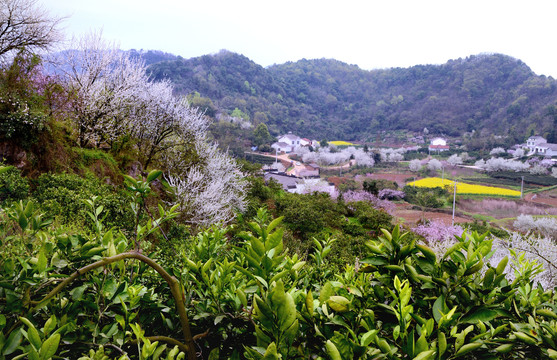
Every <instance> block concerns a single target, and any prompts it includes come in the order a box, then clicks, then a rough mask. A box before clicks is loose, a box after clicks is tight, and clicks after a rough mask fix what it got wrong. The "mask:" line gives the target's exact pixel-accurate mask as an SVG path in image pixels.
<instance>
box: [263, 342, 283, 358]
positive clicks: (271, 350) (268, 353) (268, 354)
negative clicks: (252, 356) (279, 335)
mask: <svg viewBox="0 0 557 360" xmlns="http://www.w3.org/2000/svg"><path fill="white" fill-rule="evenodd" d="M279 359H280V357H279V355H278V353H277V346H276V345H275V343H274V342H272V343H270V344H269V346H267V350H265V354H264V355H263V357H262V358H261V360H279Z"/></svg>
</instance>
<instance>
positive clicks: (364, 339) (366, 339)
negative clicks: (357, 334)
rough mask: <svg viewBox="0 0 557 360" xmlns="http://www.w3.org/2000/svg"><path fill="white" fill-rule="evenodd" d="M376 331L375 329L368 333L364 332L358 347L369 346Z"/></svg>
mask: <svg viewBox="0 0 557 360" xmlns="http://www.w3.org/2000/svg"><path fill="white" fill-rule="evenodd" d="M377 331H378V330H377V329H373V330H370V331H368V332H366V333H365V334H363V335H362V338H361V339H360V345H361V346H368V345H369V344H371V342H372V341H373V340H374V339H375V337H376V336H377Z"/></svg>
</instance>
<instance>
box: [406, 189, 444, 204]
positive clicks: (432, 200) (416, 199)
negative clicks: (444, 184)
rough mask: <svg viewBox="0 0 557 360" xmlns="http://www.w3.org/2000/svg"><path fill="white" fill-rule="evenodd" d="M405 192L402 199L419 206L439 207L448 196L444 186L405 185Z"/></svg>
mask: <svg viewBox="0 0 557 360" xmlns="http://www.w3.org/2000/svg"><path fill="white" fill-rule="evenodd" d="M403 191H404V193H405V194H406V195H405V197H404V199H405V200H406V201H408V202H409V203H410V204H416V205H418V206H421V207H428V208H441V207H443V206H444V205H445V203H446V202H447V200H446V199H447V198H448V197H449V196H450V194H449V192H448V191H447V190H446V189H444V188H440V187H437V188H419V187H415V186H408V185H407V186H405V187H404V189H403Z"/></svg>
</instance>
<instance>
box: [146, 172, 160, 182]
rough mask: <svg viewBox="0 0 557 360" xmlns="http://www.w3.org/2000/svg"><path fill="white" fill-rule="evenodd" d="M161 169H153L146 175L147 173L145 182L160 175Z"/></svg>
mask: <svg viewBox="0 0 557 360" xmlns="http://www.w3.org/2000/svg"><path fill="white" fill-rule="evenodd" d="M161 174H162V171H161V170H153V171H151V172H150V173H149V174H148V175H147V182H151V181H153V180H155V179H156V178H158V177H159V176H161Z"/></svg>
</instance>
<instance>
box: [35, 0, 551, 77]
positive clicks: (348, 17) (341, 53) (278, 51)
mask: <svg viewBox="0 0 557 360" xmlns="http://www.w3.org/2000/svg"><path fill="white" fill-rule="evenodd" d="M39 1H40V2H42V4H43V5H44V7H45V8H47V9H49V10H50V13H51V14H52V15H57V16H60V15H63V16H68V18H67V19H66V20H65V21H64V23H63V24H64V28H65V32H66V35H67V38H71V37H72V35H75V36H80V35H82V34H85V33H88V32H90V31H94V30H101V29H102V31H103V35H104V37H105V38H106V39H107V40H111V41H115V42H117V43H118V44H119V46H120V47H121V48H122V49H124V50H127V49H138V50H139V49H144V50H162V51H165V52H169V53H173V54H175V55H181V56H182V57H184V58H190V57H196V56H201V55H205V54H212V53H216V52H218V51H219V50H221V49H227V50H230V51H233V52H236V53H240V54H243V55H245V56H247V57H248V58H250V59H251V60H253V61H254V62H256V63H257V64H260V65H262V66H269V65H272V64H281V63H284V62H287V61H297V60H299V59H302V58H306V59H316V58H334V59H337V60H340V61H343V62H346V63H349V64H356V65H358V66H359V67H360V68H362V69H366V70H371V69H377V68H390V67H409V66H413V65H417V64H442V63H445V62H447V61H448V60H450V59H457V58H459V57H463V58H464V57H467V56H469V55H477V54H479V53H486V52H487V53H502V54H505V55H510V56H512V57H515V58H517V59H520V60H522V61H524V62H525V63H526V64H527V65H528V66H530V68H531V69H532V70H533V71H534V72H535V73H537V74H539V75H542V74H543V75H547V76H553V77H554V78H557V44H556V35H557V31H556V30H557V1H555V0H530V1H525V0H521V1H517V0H505V1H500V0H464V1H461V0H458V1H456V0H454V1H453V0H382V1H375V0H367V1H365V0H361V1H355V0H344V1H339V0H336V1H329V0H320V1H314V0H281V1H276V0H234V1H233V0H196V1H192V0H39Z"/></svg>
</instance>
